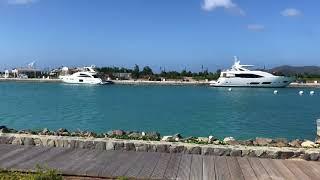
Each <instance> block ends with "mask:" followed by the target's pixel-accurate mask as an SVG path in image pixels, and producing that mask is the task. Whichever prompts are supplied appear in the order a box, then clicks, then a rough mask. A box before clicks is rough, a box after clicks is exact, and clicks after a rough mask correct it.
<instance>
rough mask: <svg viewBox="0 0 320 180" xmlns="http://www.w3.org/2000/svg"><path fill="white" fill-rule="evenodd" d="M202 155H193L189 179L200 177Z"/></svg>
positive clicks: (195, 179) (194, 179)
mask: <svg viewBox="0 0 320 180" xmlns="http://www.w3.org/2000/svg"><path fill="white" fill-rule="evenodd" d="M202 164H203V163H202V156H201V155H193V156H192V161H191V168H190V180H197V179H202V171H203V170H202Z"/></svg>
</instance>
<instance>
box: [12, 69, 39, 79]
mask: <svg viewBox="0 0 320 180" xmlns="http://www.w3.org/2000/svg"><path fill="white" fill-rule="evenodd" d="M12 74H13V77H15V78H19V77H23V78H25V77H28V78H39V77H42V75H43V73H42V71H41V70H38V69H33V68H16V69H14V70H12Z"/></svg>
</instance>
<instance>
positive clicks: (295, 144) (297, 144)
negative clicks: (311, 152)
mask: <svg viewBox="0 0 320 180" xmlns="http://www.w3.org/2000/svg"><path fill="white" fill-rule="evenodd" d="M302 142H303V141H301V140H299V139H295V140H293V141H291V142H290V143H289V145H290V146H291V147H296V148H301V147H302V146H301V144H302Z"/></svg>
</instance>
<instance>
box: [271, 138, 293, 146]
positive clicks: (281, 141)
mask: <svg viewBox="0 0 320 180" xmlns="http://www.w3.org/2000/svg"><path fill="white" fill-rule="evenodd" d="M272 145H273V146H275V147H288V146H289V143H288V140H287V139H285V138H278V139H275V140H274V142H273V143H272Z"/></svg>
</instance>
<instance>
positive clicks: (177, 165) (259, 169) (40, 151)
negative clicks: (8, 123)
mask: <svg viewBox="0 0 320 180" xmlns="http://www.w3.org/2000/svg"><path fill="white" fill-rule="evenodd" d="M37 165H40V166H42V167H49V168H53V169H57V170H58V171H59V172H60V173H61V174H63V175H64V176H78V177H102V178H116V177H129V178H135V179H181V180H182V179H183V180H188V179H190V180H191V179H194V180H198V179H204V180H209V179H213V180H216V179H217V180H218V179H219V180H220V179H221V180H222V179H234V180H241V179H248V180H249V179H250V180H254V179H270V180H271V179H290V180H295V179H297V180H300V179H304V180H307V179H320V162H309V161H302V160H275V159H262V158H243V157H230V156H204V155H191V154H168V153H156V152H154V153H151V152H124V151H105V150H90V149H72V148H53V147H36V146H18V145H8V144H1V145H0V168H1V169H7V170H17V171H22V172H26V171H33V170H35V167H36V166H37Z"/></svg>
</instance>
